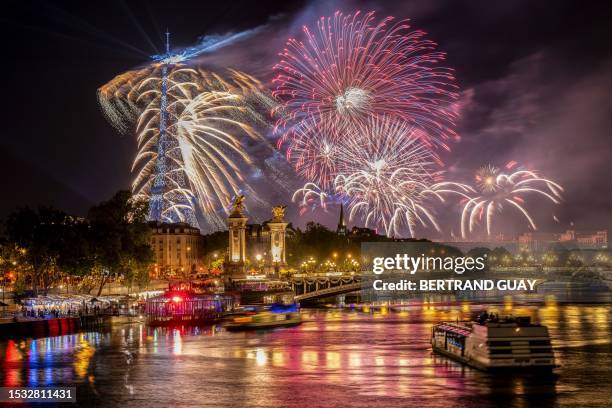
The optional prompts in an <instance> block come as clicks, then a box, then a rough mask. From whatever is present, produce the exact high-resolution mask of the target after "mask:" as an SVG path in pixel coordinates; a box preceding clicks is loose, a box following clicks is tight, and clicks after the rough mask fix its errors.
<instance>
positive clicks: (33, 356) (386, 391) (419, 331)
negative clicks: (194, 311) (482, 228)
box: [0, 298, 612, 408]
mask: <svg viewBox="0 0 612 408" xmlns="http://www.w3.org/2000/svg"><path fill="white" fill-rule="evenodd" d="M485 308H486V309H487V310H489V311H493V312H498V313H499V314H500V315H504V314H515V315H530V316H532V318H533V319H535V320H537V321H540V322H542V323H544V324H546V325H547V326H548V327H549V330H550V333H551V336H552V339H553V347H554V350H555V354H556V357H557V361H558V363H560V364H561V366H562V367H561V368H558V369H557V370H555V374H553V375H541V374H540V375H527V374H525V375H503V376H499V375H497V376H495V375H490V374H486V373H482V372H479V371H477V370H474V369H471V368H468V367H464V366H462V365H460V364H458V363H455V362H453V361H451V360H448V359H447V358H444V357H441V356H437V355H434V354H432V352H431V348H430V346H429V335H430V328H431V325H432V323H434V322H437V321H440V320H456V319H465V318H468V317H469V316H470V314H471V313H474V312H477V311H479V310H483V309H485ZM611 309H612V307H611V306H610V304H558V303H557V302H556V300H555V299H554V298H549V299H547V301H545V302H543V303H541V304H517V303H515V302H513V301H512V300H511V299H510V298H507V299H506V300H505V301H502V302H500V303H494V304H486V305H484V304H480V303H468V302H462V303H459V304H457V303H456V302H449V303H448V304H445V303H442V304H440V303H438V304H433V303H430V302H427V301H418V302H413V303H411V304H409V305H407V306H406V307H405V308H402V309H401V310H395V311H389V310H386V309H384V308H383V309H382V310H381V309H376V310H375V309H374V308H367V307H366V308H361V309H358V310H338V309H327V310H305V311H303V317H304V320H305V322H304V323H303V324H302V325H301V326H298V327H294V328H288V329H275V330H268V331H259V332H248V333H229V332H226V331H225V330H223V328H222V327H220V326H212V327H205V328H180V329H167V328H155V329H153V328H148V327H146V326H145V325H143V324H138V323H136V324H125V325H121V326H114V327H113V329H112V330H109V331H107V332H100V333H97V332H92V333H79V334H74V335H68V336H61V337H52V338H43V339H37V340H31V339H22V340H10V341H2V342H0V362H1V363H2V366H1V367H2V368H1V370H0V383H1V384H2V385H3V386H45V385H69V384H75V385H76V387H77V400H78V403H77V405H79V406H93V405H94V404H95V405H96V406H100V407H147V408H149V407H158V406H159V407H188V406H214V407H225V406H231V407H243V406H244V407H284V406H308V407H318V406H326V407H327V406H332V407H343V406H351V407H375V406H385V407H390V406H410V407H445V408H449V407H465V406H483V407H489V406H490V407H493V406H516V407H521V406H538V407H545V406H565V407H569V406H571V407H577V406H587V407H596V406H601V407H604V406H610V405H611V399H612V392H611V391H610V390H611V389H612V345H611V341H610V334H611V328H612V318H611V317H610V311H611ZM71 406H74V405H73V404H71Z"/></svg>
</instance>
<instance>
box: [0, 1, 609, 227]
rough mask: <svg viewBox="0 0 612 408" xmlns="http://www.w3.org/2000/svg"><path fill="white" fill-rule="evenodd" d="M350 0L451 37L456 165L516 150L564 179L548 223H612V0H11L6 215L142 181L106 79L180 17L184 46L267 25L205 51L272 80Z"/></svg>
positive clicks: (213, 63)
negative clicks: (103, 101) (311, 31)
mask: <svg viewBox="0 0 612 408" xmlns="http://www.w3.org/2000/svg"><path fill="white" fill-rule="evenodd" d="M337 9H338V10H342V11H344V12H346V13H350V12H352V11H354V10H356V9H361V10H364V11H367V10H376V11H377V15H378V16H379V17H383V16H386V15H392V16H395V17H396V18H397V19H405V18H409V19H411V24H412V26H413V28H416V29H423V30H425V31H426V32H427V33H428V37H429V38H430V39H432V40H434V41H436V42H437V43H438V44H439V49H440V50H443V51H445V52H446V53H447V57H448V60H447V64H446V65H448V66H450V67H452V68H454V69H455V75H456V77H457V83H458V85H459V87H460V107H461V117H460V119H459V121H458V124H457V132H458V134H459V135H460V136H461V141H460V142H458V143H452V144H451V146H450V147H451V152H450V153H445V154H443V157H442V159H443V161H444V163H445V170H446V175H447V178H449V179H453V180H458V181H464V182H470V183H472V182H473V174H474V172H475V171H476V169H478V168H479V167H480V166H482V165H485V164H488V163H491V164H493V165H496V166H498V167H503V166H504V165H505V164H506V163H507V162H509V161H513V160H514V161H517V162H519V164H520V165H524V166H526V167H528V168H531V169H535V170H537V171H539V172H541V174H544V175H546V176H547V177H549V178H551V179H553V180H555V181H557V182H559V183H560V184H561V185H563V187H564V188H565V191H564V193H563V201H562V202H561V204H560V205H556V206H555V205H553V204H551V203H550V202H546V201H541V200H533V201H532V203H530V202H528V203H527V204H526V205H527V206H528V207H529V209H530V212H531V213H532V214H533V215H534V218H535V220H536V224H537V226H538V229H539V230H540V231H562V230H565V229H570V228H573V229H577V230H595V229H602V228H604V229H610V228H612V211H611V209H612V183H610V180H609V179H608V175H609V174H612V161H611V160H610V157H612V137H610V131H611V130H612V96H611V95H610V93H609V89H610V88H611V87H612V44H610V43H609V41H608V38H610V36H611V34H612V32H611V31H612V27H610V25H609V21H610V20H611V17H612V12H611V11H612V10H611V8H610V6H609V5H607V4H605V3H603V2H602V3H599V2H598V3H595V2H593V3H587V4H579V3H577V2H571V1H547V2H529V1H513V2H503V3H501V2H495V3H493V2H486V1H475V2H474V1H470V2H444V1H432V2H417V1H408V2H402V3H400V4H395V3H391V2H382V1H381V2H375V1H369V2H357V1H330V2H323V1H320V2H301V1H300V2H286V1H277V2H274V1H262V2H257V3H253V2H248V1H237V2H226V3H224V2H198V1H185V2H176V3H173V4H172V5H170V4H169V3H168V2H144V1H136V2H129V3H127V2H119V1H118V2H112V1H110V2H104V3H98V4H95V3H94V4H90V3H82V2H77V1H63V2H61V1H58V2H45V3H42V2H34V1H25V2H23V1H22V2H17V1H12V2H8V3H7V5H6V6H5V13H4V18H3V24H2V28H1V29H2V30H3V38H5V39H8V40H7V41H6V43H5V52H4V54H5V58H6V60H7V61H9V62H8V63H5V64H4V67H3V68H4V71H5V88H4V98H2V102H1V103H2V111H3V113H4V115H3V117H4V121H3V125H4V126H3V130H2V132H1V136H0V149H1V151H2V160H1V161H0V163H1V169H2V174H3V177H4V179H5V180H4V186H5V190H4V193H3V194H2V200H1V201H0V217H4V216H6V215H7V214H8V213H9V212H10V211H12V210H13V209H14V208H15V207H17V206H22V205H30V206H37V205H41V204H42V205H53V206H56V207H58V208H61V209H64V210H65V211H68V212H71V213H75V214H77V215H83V214H84V213H85V212H86V210H87V208H88V207H89V206H90V205H91V204H93V203H96V202H100V201H102V200H105V199H108V198H110V197H111V196H112V194H113V193H114V192H115V191H117V190H119V189H129V186H130V183H131V180H132V174H131V173H130V166H131V162H132V159H133V156H134V154H135V150H136V146H135V141H134V138H133V137H130V136H120V135H119V134H118V133H117V132H116V131H115V129H113V128H112V127H111V126H110V125H109V124H108V123H107V121H106V120H105V119H104V117H103V115H102V113H101V111H100V109H99V107H98V105H97V100H96V90H97V89H98V88H99V87H100V86H101V85H103V84H104V83H106V82H108V81H109V80H111V79H112V78H113V77H114V76H116V75H118V74H120V73H122V72H125V71H126V70H129V69H132V68H135V67H138V66H142V64H146V63H148V62H149V61H150V59H149V57H150V56H151V55H154V54H158V53H160V52H161V51H163V32H165V30H166V28H167V29H168V30H169V31H170V32H171V33H172V42H173V44H175V45H176V46H177V47H186V46H190V45H193V44H195V43H197V41H198V38H199V37H201V36H207V35H216V34H218V35H220V34H226V33H228V32H237V31H242V30H248V29H254V28H259V29H258V31H257V32H256V33H255V34H254V35H252V36H250V37H248V38H246V39H244V40H243V41H239V42H236V43H235V44H233V45H231V46H228V47H225V48H222V49H219V50H217V51H215V52H214V53H211V54H207V55H205V56H200V57H198V59H197V61H196V63H197V64H200V65H202V66H204V67H207V68H210V69H218V68H221V67H234V68H237V69H241V70H243V71H245V72H248V73H250V74H253V75H255V76H256V77H258V78H259V79H260V80H262V81H263V82H264V83H265V84H267V85H268V86H271V84H270V82H271V79H272V67H273V65H274V64H275V63H276V62H277V60H278V56H277V54H278V52H279V51H280V50H281V49H282V48H283V46H284V44H285V41H286V40H287V38H289V37H299V36H300V33H301V26H302V25H303V24H307V25H310V26H312V25H313V24H314V23H315V20H316V19H317V18H318V17H319V16H321V15H331V14H332V13H333V12H334V11H335V10H337ZM292 181H293V182H295V184H299V180H297V179H293V180H292ZM258 188H260V189H261V191H262V192H264V193H269V194H268V195H269V197H268V199H269V200H271V201H274V203H276V201H283V203H284V204H290V199H291V195H290V194H288V193H283V192H282V191H281V192H279V191H278V189H276V188H272V187H271V186H266V185H261V186H259V187H258ZM264 195H265V194H264ZM279 204H280V203H279ZM338 212H339V208H338V207H336V206H331V207H330V209H329V211H328V212H327V213H324V212H322V211H316V212H314V213H311V212H309V211H307V212H306V213H305V214H302V215H300V214H299V213H298V209H297V207H296V206H295V205H290V207H289V209H288V218H289V219H290V221H292V222H293V223H294V224H295V225H297V226H303V225H304V224H305V223H306V222H308V221H310V220H316V221H317V222H320V223H323V224H325V225H327V226H329V227H331V228H335V226H336V223H337V220H338ZM261 217H262V216H260V217H259V218H261ZM437 217H438V219H439V223H440V225H441V227H442V228H443V229H444V230H445V231H446V233H447V234H448V233H450V232H451V231H452V232H453V233H454V234H457V233H458V231H459V222H458V217H459V208H457V207H456V206H447V207H444V206H441V207H439V208H438V213H437ZM501 219H503V221H501V222H500V224H498V227H499V228H500V229H501V230H503V231H504V232H505V233H506V234H518V233H520V232H524V231H526V230H527V226H526V223H525V222H524V220H522V219H520V218H519V216H518V215H517V214H512V213H507V214H505V215H504V217H503V218H500V220H501ZM254 221H261V219H258V220H254ZM347 223H348V224H349V226H353V225H355V224H356V223H355V222H354V221H348V220H347ZM357 224H360V223H357ZM419 235H423V236H427V237H435V236H437V234H431V233H430V232H429V231H428V230H419Z"/></svg>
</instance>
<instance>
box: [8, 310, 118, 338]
mask: <svg viewBox="0 0 612 408" xmlns="http://www.w3.org/2000/svg"><path fill="white" fill-rule="evenodd" d="M110 323H111V316H106V315H87V316H74V317H58V318H50V319H44V318H23V317H21V318H14V319H12V320H11V321H6V320H5V321H3V322H1V323H0V338H22V337H31V338H40V337H53V336H62V335H66V334H72V333H75V332H77V331H79V330H89V329H93V330H96V329H99V328H101V327H104V326H108V325H109V324H110Z"/></svg>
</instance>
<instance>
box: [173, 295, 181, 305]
mask: <svg viewBox="0 0 612 408" xmlns="http://www.w3.org/2000/svg"><path fill="white" fill-rule="evenodd" d="M172 301H173V302H174V303H180V302H182V301H183V298H181V297H180V296H172Z"/></svg>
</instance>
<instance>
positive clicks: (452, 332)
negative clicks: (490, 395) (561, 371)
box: [431, 317, 556, 370]
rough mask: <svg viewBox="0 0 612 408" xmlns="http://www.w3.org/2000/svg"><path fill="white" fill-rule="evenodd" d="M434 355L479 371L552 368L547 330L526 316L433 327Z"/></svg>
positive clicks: (552, 357)
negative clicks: (441, 355)
mask: <svg viewBox="0 0 612 408" xmlns="http://www.w3.org/2000/svg"><path fill="white" fill-rule="evenodd" d="M431 345H432V348H433V350H434V351H435V352H438V353H441V354H444V355H446V356H448V357H450V358H452V359H454V360H457V361H460V362H462V363H465V364H468V365H470V366H473V367H475V368H479V369H482V370H493V369H546V370H551V369H553V368H555V367H556V365H555V355H554V353H553V350H552V346H551V343H550V336H549V334H548V328H547V327H546V326H542V325H540V324H533V323H531V320H530V318H529V317H517V318H511V317H509V318H503V319H497V318H485V319H482V318H481V319H479V321H473V322H458V323H450V322H443V323H439V324H435V325H434V326H433V328H432V332H431Z"/></svg>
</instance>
